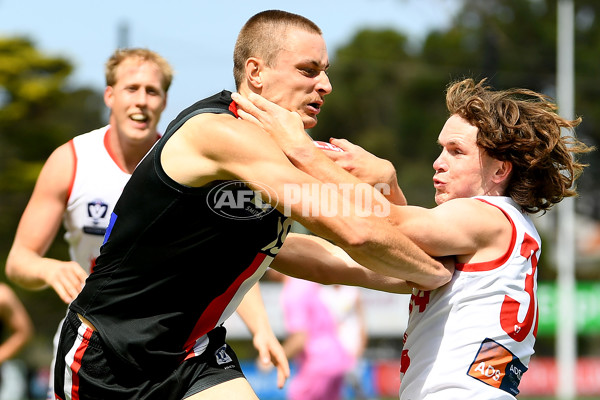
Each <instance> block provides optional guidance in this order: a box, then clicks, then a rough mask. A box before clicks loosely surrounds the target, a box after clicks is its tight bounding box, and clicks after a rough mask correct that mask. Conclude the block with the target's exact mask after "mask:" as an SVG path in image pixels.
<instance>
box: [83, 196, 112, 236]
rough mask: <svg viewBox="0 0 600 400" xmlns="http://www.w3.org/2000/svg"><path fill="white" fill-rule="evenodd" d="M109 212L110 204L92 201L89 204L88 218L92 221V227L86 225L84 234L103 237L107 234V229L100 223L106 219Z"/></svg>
mask: <svg viewBox="0 0 600 400" xmlns="http://www.w3.org/2000/svg"><path fill="white" fill-rule="evenodd" d="M107 212H108V204H106V203H105V202H103V201H102V200H100V199H97V200H93V201H90V202H89V203H88V204H87V214H88V218H89V219H90V220H91V221H92V225H85V226H84V227H83V232H85V233H87V234H90V235H98V236H102V235H104V233H105V232H106V228H104V227H102V226H98V225H100V222H101V221H102V220H103V219H104V218H106V214H107Z"/></svg>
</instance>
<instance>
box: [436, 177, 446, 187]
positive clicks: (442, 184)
mask: <svg viewBox="0 0 600 400" xmlns="http://www.w3.org/2000/svg"><path fill="white" fill-rule="evenodd" d="M445 185H446V183H445V182H443V181H441V180H439V179H437V178H433V187H434V188H436V189H438V188H441V187H444V186H445Z"/></svg>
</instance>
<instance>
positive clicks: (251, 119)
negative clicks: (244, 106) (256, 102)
mask: <svg viewBox="0 0 600 400" xmlns="http://www.w3.org/2000/svg"><path fill="white" fill-rule="evenodd" d="M237 112H238V115H239V116H240V118H241V119H243V120H245V121H249V122H252V123H254V124H256V125H258V126H260V127H261V128H262V127H263V125H262V123H261V122H260V121H259V120H258V119H256V118H255V117H254V115H252V114H248V113H247V112H246V111H244V110H240V109H238V111H237Z"/></svg>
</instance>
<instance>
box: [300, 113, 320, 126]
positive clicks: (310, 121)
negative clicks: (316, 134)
mask: <svg viewBox="0 0 600 400" xmlns="http://www.w3.org/2000/svg"><path fill="white" fill-rule="evenodd" d="M302 122H303V123H304V129H310V128H314V127H315V126H317V122H318V119H317V116H316V115H310V114H306V115H303V116H302Z"/></svg>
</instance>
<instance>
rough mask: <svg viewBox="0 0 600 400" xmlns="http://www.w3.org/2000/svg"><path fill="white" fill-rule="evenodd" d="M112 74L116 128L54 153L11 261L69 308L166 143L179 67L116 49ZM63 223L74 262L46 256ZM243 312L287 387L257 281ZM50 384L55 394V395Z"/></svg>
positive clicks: (17, 275) (18, 279) (107, 96)
mask: <svg viewBox="0 0 600 400" xmlns="http://www.w3.org/2000/svg"><path fill="white" fill-rule="evenodd" d="M105 75H106V76H105V78H106V88H105V91H104V102H105V104H106V106H107V107H108V108H109V109H110V118H109V124H108V125H106V126H104V127H102V128H99V129H96V130H93V131H91V132H88V133H84V134H81V135H78V136H76V137H75V138H73V139H72V140H70V141H69V142H67V143H65V144H63V145H62V146H60V147H58V148H57V149H56V150H54V152H53V153H52V154H51V155H50V157H49V158H48V160H47V161H46V163H45V164H44V167H43V168H42V170H41V172H40V175H39V177H38V179H37V183H36V186H35V189H34V191H33V193H32V196H31V198H30V200H29V203H28V205H27V207H26V209H25V211H24V213H23V215H22V217H21V221H20V223H19V226H18V228H17V232H16V235H15V239H14V242H13V245H12V248H11V250H10V253H9V256H8V259H7V262H6V273H7V276H8V277H9V279H11V280H12V281H13V282H15V283H16V284H18V285H20V286H22V287H24V288H27V289H33V290H37V289H42V288H45V287H52V289H54V290H55V291H56V293H57V294H58V296H59V297H60V298H61V299H62V300H63V301H64V302H65V303H67V304H68V303H70V302H71V301H72V300H73V299H74V298H75V297H76V296H77V295H78V294H79V292H80V291H81V288H82V285H83V284H84V282H85V279H86V278H87V276H88V274H89V273H90V272H91V270H92V269H93V267H94V264H95V260H96V257H97V256H98V255H99V254H100V246H101V245H102V241H103V239H104V233H105V231H106V227H107V226H108V224H109V219H110V215H111V213H112V211H113V208H114V206H115V204H116V202H117V200H118V198H119V196H120V194H121V192H122V190H123V187H124V186H125V184H126V183H127V181H128V180H129V178H130V177H131V173H132V172H133V170H134V169H135V167H136V166H137V165H138V163H139V162H140V160H141V159H142V158H143V157H144V155H145V154H146V153H147V152H148V151H149V150H150V148H151V147H152V146H153V145H154V144H155V143H156V141H157V140H158V139H159V138H160V134H159V132H158V130H157V127H158V123H159V120H160V117H161V114H162V112H163V111H164V109H165V107H166V105H167V92H168V90H169V87H170V85H171V82H172V79H173V69H172V67H171V66H170V65H169V63H168V62H167V60H165V59H164V58H163V57H162V56H160V55H159V54H157V53H156V52H154V51H151V50H148V49H142V48H131V49H117V50H116V51H115V52H114V53H113V54H112V55H111V57H110V58H109V59H108V61H107V63H106V68H105ZM61 221H62V223H63V224H64V227H65V230H66V233H65V240H66V241H67V242H68V243H69V255H70V258H71V259H70V260H69V261H64V260H58V259H51V258H48V257H44V255H45V253H46V252H47V250H48V248H49V247H50V245H51V244H52V242H53V241H54V239H55V237H56V234H57V232H58V229H59V226H60V224H61ZM238 313H239V315H240V317H242V319H243V321H244V322H245V323H246V325H247V326H248V328H249V330H250V332H252V334H253V335H254V337H253V343H254V345H255V347H256V348H257V350H258V352H259V358H260V360H261V362H262V363H265V364H269V365H270V364H271V362H273V363H274V364H276V365H277V366H278V385H279V386H280V387H281V386H283V384H284V382H285V379H286V378H287V377H288V376H289V366H288V362H287V359H286V357H285V353H284V352H283V348H282V347H281V345H280V344H279V342H278V341H277V339H276V337H275V335H274V334H273V331H272V329H271V327H270V324H269V322H268V319H267V313H266V310H265V308H264V304H263V302H262V297H261V295H260V289H259V287H258V284H257V285H255V287H253V288H252V290H251V291H250V292H249V295H247V296H246V297H245V298H244V301H243V302H242V303H241V304H240V307H239V308H238ZM59 332H60V327H59V330H58V332H57V335H58V333H59ZM55 341H57V337H56V338H55ZM51 370H52V369H51ZM50 382H51V383H52V379H50ZM51 386H52V384H50V390H49V392H48V393H49V396H51V397H50V398H54V394H53V391H52V387H51Z"/></svg>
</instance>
